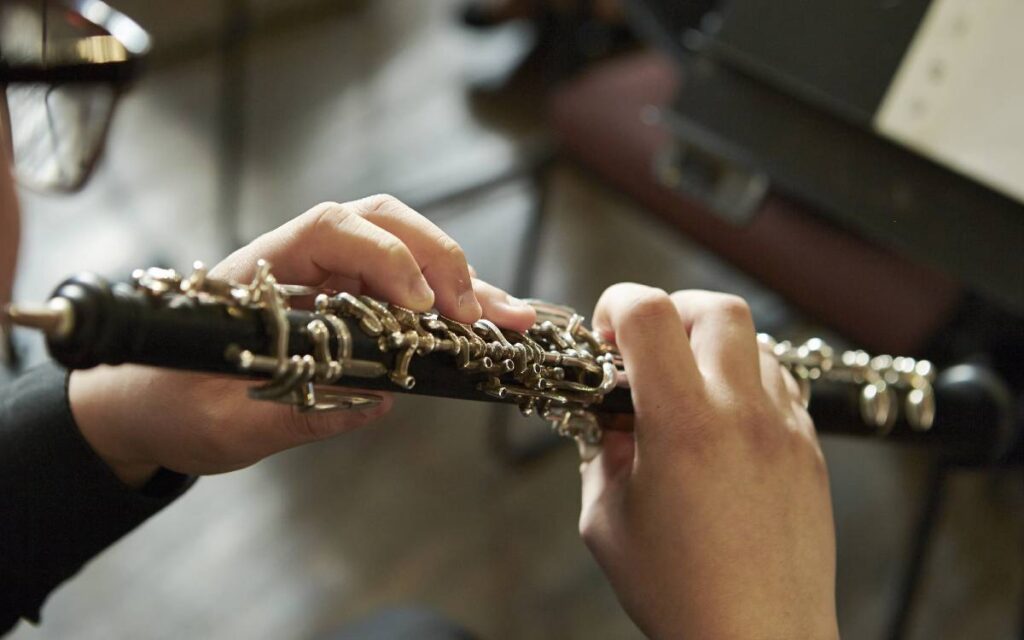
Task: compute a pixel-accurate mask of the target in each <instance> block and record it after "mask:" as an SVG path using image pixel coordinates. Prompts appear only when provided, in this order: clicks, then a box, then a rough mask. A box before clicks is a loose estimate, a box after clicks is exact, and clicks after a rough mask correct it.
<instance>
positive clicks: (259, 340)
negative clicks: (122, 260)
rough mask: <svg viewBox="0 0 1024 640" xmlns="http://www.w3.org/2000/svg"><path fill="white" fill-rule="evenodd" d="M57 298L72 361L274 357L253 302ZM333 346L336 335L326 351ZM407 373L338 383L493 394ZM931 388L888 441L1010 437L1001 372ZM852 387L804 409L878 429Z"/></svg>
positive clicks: (967, 455)
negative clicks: (929, 404)
mask: <svg viewBox="0 0 1024 640" xmlns="http://www.w3.org/2000/svg"><path fill="white" fill-rule="evenodd" d="M54 296H55V297H58V296H59V297H61V298H63V299H65V300H67V301H68V302H69V303H70V304H71V308H72V310H73V316H74V321H73V329H72V331H71V332H70V333H69V335H67V336H65V337H63V338H55V337H51V338H50V340H49V349H50V353H51V355H52V356H53V357H54V359H55V360H57V361H58V362H60V363H61V364H63V365H65V366H67V367H68V368H72V369H82V368H89V367H93V366H96V365H99V364H112V365H116V364H122V363H134V364H143V365H153V366H158V367H166V368H173V369H183V370H189V371H203V372H210V373H225V374H233V375H239V374H240V370H239V367H238V365H237V363H236V362H235V361H234V360H233V359H232V358H231V357H229V354H230V353H232V352H233V353H237V352H239V351H241V350H248V351H251V352H253V353H255V354H260V355H273V345H272V341H271V336H272V332H271V331H270V327H269V325H268V321H269V320H268V316H267V313H266V312H265V311H262V310H259V309H252V308H246V307H242V306H229V305H225V304H221V303H212V302H202V301H200V300H198V299H196V298H194V297H189V296H184V295H179V296H176V297H173V298H170V299H168V297H167V296H166V295H165V296H159V297H158V296H153V295H150V294H148V293H146V292H143V291H139V290H138V289H136V288H135V287H132V286H129V285H125V284H117V285H113V286H111V285H109V284H107V283H106V282H105V281H103V280H102V279H100V278H98V277H96V276H93V275H90V274H83V275H79V276H76V277H74V278H71V279H69V280H67V281H65V282H64V283H63V284H61V285H60V286H59V287H58V288H57V290H56V291H55V292H54ZM287 313H288V324H289V341H288V344H289V355H305V354H310V353H312V352H313V347H314V345H313V341H312V340H311V338H310V334H309V331H308V330H307V328H306V327H307V325H308V324H309V323H310V321H312V320H314V319H316V318H317V317H318V316H317V314H315V313H313V312H310V311H302V310H290V311H288V312H287ZM328 326H330V325H329V324H328ZM350 328H351V331H350V333H351V335H352V340H353V356H354V357H355V358H357V359H362V360H373V361H377V362H381V363H382V364H384V365H385V367H387V368H388V369H391V368H392V367H393V365H394V358H395V355H394V353H393V352H390V351H387V352H386V351H383V350H381V349H380V347H379V343H378V340H377V338H374V337H371V336H368V335H366V334H365V333H363V332H362V331H361V330H360V329H359V328H358V327H357V326H356V323H354V322H350ZM336 347H337V341H336V338H335V336H334V335H333V334H332V336H331V349H332V352H333V351H334V350H335V349H336ZM409 374H410V375H411V376H413V378H415V380H416V383H415V386H414V387H413V388H412V389H409V390H406V389H403V388H400V387H398V386H397V385H396V384H394V383H393V382H392V381H391V380H390V379H389V378H387V377H386V376H381V377H377V378H359V377H347V376H346V377H343V378H342V379H341V380H340V381H339V383H338V384H339V385H341V386H349V387H359V388H363V389H370V390H383V391H397V392H408V393H415V394H422V395H430V396H441V397H448V398H460V399H467V400H486V401H499V400H498V399H497V398H494V397H492V396H490V395H487V394H486V393H484V392H482V391H481V390H480V389H479V385H480V383H481V382H482V381H483V380H484V376H473V375H471V374H467V373H466V372H465V371H461V370H459V369H458V367H456V366H455V363H454V362H453V357H452V356H451V355H449V354H445V353H434V354H429V355H426V356H416V357H414V358H413V359H412V362H411V363H410V368H409ZM243 375H244V374H243ZM251 377H255V376H251ZM934 390H935V395H936V418H935V423H934V425H933V426H932V427H931V428H930V429H928V430H926V431H920V430H915V429H913V428H911V426H910V425H909V424H907V422H906V421H905V419H904V418H903V417H902V416H901V418H900V420H899V421H898V422H897V423H896V424H895V426H894V427H893V429H892V430H891V431H890V432H889V433H888V434H887V435H886V439H887V440H897V441H906V442H918V443H924V444H932V445H938V446H941V447H942V448H943V449H944V450H947V451H949V452H951V453H953V455H955V456H956V457H957V459H960V460H967V461H983V460H992V459H996V458H998V457H999V455H1001V453H1003V452H1004V451H1005V450H1006V449H1007V448H1008V447H1009V446H1010V445H1011V444H1012V441H1013V437H1014V433H1013V428H1012V424H1013V423H1012V416H1013V403H1012V397H1011V394H1010V393H1009V391H1008V390H1007V389H1006V387H1005V385H1003V383H1002V382H1001V381H1000V380H999V378H998V377H997V376H995V375H994V374H992V373H991V372H989V371H988V370H986V369H984V368H981V367H977V366H973V365H961V366H959V367H953V368H952V369H949V370H947V371H945V372H943V374H942V375H941V376H939V378H938V380H936V382H935V385H934ZM858 392H859V389H858V388H857V387H856V385H850V384H842V383H834V382H825V381H817V382H815V384H814V387H813V392H812V394H811V395H812V401H811V406H810V411H811V415H812V416H813V417H814V420H815V424H816V426H817V428H818V430H819V431H820V432H825V433H843V434H851V435H858V436H872V435H876V433H877V432H876V431H873V430H872V429H871V428H870V427H868V426H866V425H865V423H864V422H863V420H862V419H861V417H860V410H859V405H858ZM592 409H593V410H595V411H598V412H608V413H632V412H633V405H632V399H631V397H630V392H629V390H628V389H622V388H617V389H614V390H613V391H612V392H611V393H609V394H608V395H607V396H605V398H604V400H603V401H602V402H601V403H600V404H599V405H596V406H594V407H592ZM901 413H902V412H901Z"/></svg>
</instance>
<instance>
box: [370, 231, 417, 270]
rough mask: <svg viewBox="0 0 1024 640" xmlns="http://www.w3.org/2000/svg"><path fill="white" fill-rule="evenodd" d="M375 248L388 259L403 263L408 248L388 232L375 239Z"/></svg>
mask: <svg viewBox="0 0 1024 640" xmlns="http://www.w3.org/2000/svg"><path fill="white" fill-rule="evenodd" d="M377 248H378V249H379V250H380V252H381V253H382V254H384V255H386V256H387V258H388V259H389V260H391V261H393V262H396V263H403V264H404V262H405V259H406V257H407V256H408V254H409V249H408V248H407V247H406V246H405V244H404V243H403V242H402V241H401V240H399V239H398V238H396V237H395V236H393V235H390V234H388V235H386V236H384V237H382V238H381V239H380V240H378V241H377Z"/></svg>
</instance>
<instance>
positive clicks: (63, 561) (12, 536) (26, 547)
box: [0, 365, 190, 629]
mask: <svg viewBox="0 0 1024 640" xmlns="http://www.w3.org/2000/svg"><path fill="white" fill-rule="evenodd" d="M0 478H2V491H0V513H2V514H3V517H2V518H0V629H5V628H7V627H9V626H12V625H13V624H15V623H16V622H17V620H18V619H19V618H21V617H25V618H28V619H32V620H35V619H38V615H39V608H40V607H41V606H42V603H43V601H44V600H45V598H46V597H47V595H48V594H49V593H50V592H51V591H52V590H53V589H54V588H56V587H57V586H58V585H59V584H60V583H61V582H62V581H64V580H66V579H67V578H69V577H70V576H71V575H73V574H74V573H76V572H77V571H78V570H79V569H80V568H81V567H82V566H83V565H84V564H85V563H86V562H87V561H88V560H89V559H90V558H92V557H93V556H95V555H96V554H98V553H99V552H101V551H102V550H103V549H105V548H106V547H107V546H109V545H110V544H111V543H113V542H114V541H116V540H117V539H118V538H120V537H121V536H123V535H124V534H125V533H127V532H129V531H130V530H132V529H133V528H135V527H136V526H137V525H138V524H140V523H141V522H143V521H144V520H145V519H146V518H148V517H149V516H151V515H152V514H154V513H156V512H157V511H159V510H160V509H161V508H163V507H164V506H166V505H167V504H168V503H170V502H171V501H172V500H174V498H176V497H177V496H178V495H180V494H181V493H182V492H183V491H184V490H185V489H186V488H187V487H188V485H189V484H190V480H189V479H188V478H187V477H185V476H181V475H178V474H171V473H168V472H161V473H159V474H157V475H156V476H154V478H153V480H152V481H151V482H150V483H148V484H147V485H146V486H145V487H143V488H142V489H141V490H135V489H132V488H130V487H128V486H126V485H125V484H123V483H122V482H121V481H120V480H119V479H118V478H117V477H116V476H115V475H114V473H113V472H112V471H111V470H110V468H109V467H108V466H107V465H106V464H105V463H104V462H103V461H102V460H101V459H100V458H99V457H98V456H97V455H96V454H95V453H94V452H93V450H92V449H91V448H90V446H89V445H88V443H87V442H86V440H85V439H84V438H83V437H82V435H81V433H80V432H79V431H78V428H77V426H76V424H75V421H74V419H73V417H72V414H71V410H70V407H69V405H68V399H67V374H66V373H65V372H64V371H63V370H61V369H58V368H57V367H55V366H53V365H44V366H42V367H39V368H36V369H34V370H32V371H30V372H28V373H26V374H25V375H24V376H22V377H21V378H20V379H19V380H18V381H17V382H16V383H14V384H12V385H10V386H8V387H7V388H4V389H2V390H0Z"/></svg>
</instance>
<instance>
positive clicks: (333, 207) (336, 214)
mask: <svg viewBox="0 0 1024 640" xmlns="http://www.w3.org/2000/svg"><path fill="white" fill-rule="evenodd" d="M309 212H310V214H312V216H313V220H314V226H315V227H331V228H335V229H338V228H342V227H344V226H345V224H346V223H347V221H348V219H349V218H350V217H351V216H352V212H351V210H350V209H349V208H348V207H346V206H345V205H342V204H338V203H337V202H321V203H320V204H318V205H316V206H315V207H313V208H312V209H310V210H309Z"/></svg>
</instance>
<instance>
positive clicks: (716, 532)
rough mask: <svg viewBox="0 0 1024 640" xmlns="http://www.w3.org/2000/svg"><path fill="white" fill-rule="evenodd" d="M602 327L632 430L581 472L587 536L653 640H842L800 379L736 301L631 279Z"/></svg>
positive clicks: (614, 293) (826, 519) (822, 494)
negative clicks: (761, 339) (623, 375)
mask: <svg viewBox="0 0 1024 640" xmlns="http://www.w3.org/2000/svg"><path fill="white" fill-rule="evenodd" d="M594 324H595V327H596V328H597V329H598V330H599V331H601V332H602V334H603V335H605V336H606V337H607V338H608V339H610V340H612V341H614V342H615V343H616V344H617V345H618V348H619V350H620V352H621V353H622V357H623V362H624V366H625V369H626V372H627V375H628V378H629V381H630V386H631V389H632V396H633V403H634V407H635V414H634V416H633V417H632V418H630V419H632V420H633V428H634V431H633V433H626V432H621V431H606V432H605V439H604V443H603V446H602V451H601V453H600V454H599V455H598V456H597V457H596V458H595V459H594V460H593V461H591V462H590V463H586V464H584V465H583V466H582V467H581V473H582V477H583V507H582V510H581V514H580V532H581V535H582V536H583V539H584V541H585V542H586V544H587V546H588V547H589V548H590V550H591V551H592V553H593V554H594V556H595V558H596V559H597V561H598V563H599V564H600V565H601V567H602V569H603V570H604V572H605V573H606V574H607V575H608V577H609V579H610V580H611V583H612V586H613V587H614V589H615V591H616V593H617V594H618V596H619V599H620V601H621V602H622V604H623V606H624V608H625V609H626V611H627V612H628V613H629V614H630V616H631V617H632V618H633V620H634V621H635V622H636V623H637V624H638V626H639V627H640V628H641V629H642V630H643V631H644V632H645V633H647V634H648V635H649V636H651V637H654V638H772V639H774V638H835V637H838V630H837V626H836V614H835V533H834V525H833V522H832V508H831V498H830V495H829V487H828V475H827V470H826V468H825V462H824V458H823V456H822V454H821V450H820V448H819V447H818V442H817V438H816V435H815V432H814V425H813V424H812V422H811V419H810V416H809V415H808V414H807V412H806V410H805V409H804V408H803V406H802V405H801V404H800V403H799V401H798V399H797V398H798V397H799V396H798V389H797V385H796V382H795V381H794V380H793V379H792V377H791V376H790V375H789V374H788V372H786V371H784V370H783V369H782V368H781V367H780V366H779V364H778V362H777V361H776V360H775V358H774V357H773V356H772V355H771V354H770V353H769V352H767V350H765V349H762V348H760V347H759V346H758V343H757V340H756V334H755V332H754V325H753V321H752V319H751V316H750V311H749V309H748V308H747V306H746V304H745V303H744V302H743V301H742V300H741V299H739V298H736V297H734V296H727V295H723V294H715V293H710V292H706V291H681V292H676V293H674V294H672V295H671V296H669V295H668V294H666V293H665V292H664V291H661V290H658V289H652V288H649V287H643V286H640V285H631V284H622V285H616V286H614V287H611V288H610V289H608V290H607V291H606V292H605V294H604V295H603V296H602V297H601V300H600V301H599V302H598V305H597V309H596V310H595V312H594Z"/></svg>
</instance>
